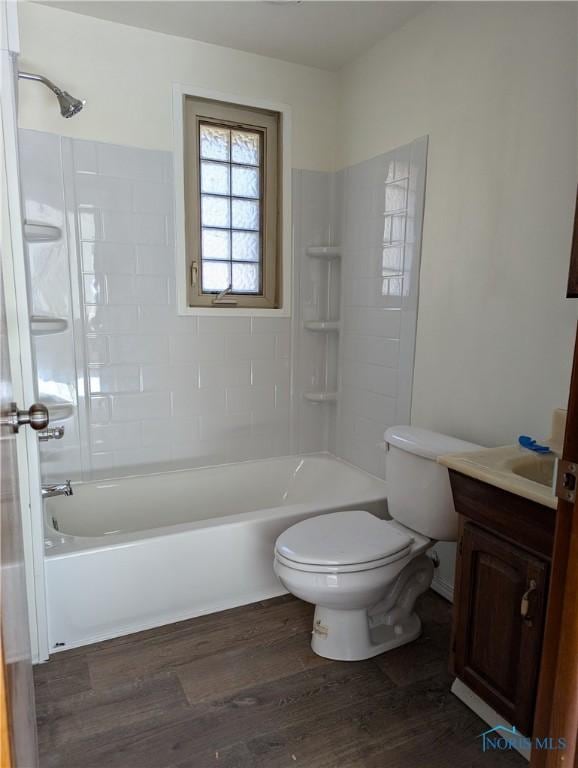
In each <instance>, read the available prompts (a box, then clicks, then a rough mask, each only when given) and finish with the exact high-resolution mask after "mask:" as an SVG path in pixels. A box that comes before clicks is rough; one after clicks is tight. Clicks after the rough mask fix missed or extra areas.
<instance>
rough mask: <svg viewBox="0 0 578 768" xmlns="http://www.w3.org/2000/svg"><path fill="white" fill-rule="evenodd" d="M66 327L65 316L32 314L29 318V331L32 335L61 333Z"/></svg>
mask: <svg viewBox="0 0 578 768" xmlns="http://www.w3.org/2000/svg"><path fill="white" fill-rule="evenodd" d="M67 328H68V320H67V319H66V318H65V317H49V316H44V315H32V316H31V318H30V332H31V333H32V335H33V336H47V335H48V334H50V333H62V332H63V331H66V329H67Z"/></svg>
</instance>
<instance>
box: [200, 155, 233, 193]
mask: <svg viewBox="0 0 578 768" xmlns="http://www.w3.org/2000/svg"><path fill="white" fill-rule="evenodd" d="M201 192H209V193H212V194H214V195H228V194H229V166H228V165H223V164H222V163H207V162H206V161H203V162H202V163H201Z"/></svg>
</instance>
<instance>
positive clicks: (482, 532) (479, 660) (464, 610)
mask: <svg viewBox="0 0 578 768" xmlns="http://www.w3.org/2000/svg"><path fill="white" fill-rule="evenodd" d="M450 479H451V483H452V490H453V494H454V502H455V506H456V510H457V512H458V514H459V515H460V535H459V541H458V556H457V561H456V588H455V596H454V623H453V638H452V668H453V672H454V674H455V675H456V676H457V677H458V678H459V679H460V680H462V681H463V682H464V683H465V684H466V685H467V686H468V687H469V688H470V689H471V690H472V691H474V692H475V693H476V694H477V695H478V696H479V697H480V698H481V699H483V700H484V701H485V702H486V703H487V704H489V705H490V706H491V707H492V708H493V709H494V710H496V712H498V713H499V714H500V715H502V716H503V717H504V719H505V720H507V721H508V722H510V723H511V724H512V725H515V726H516V727H517V728H518V729H519V730H520V731H521V732H522V733H524V734H526V735H531V733H532V721H533V717H534V706H535V699H536V691H537V685H538V674H539V670H540V658H541V650H542V638H543V633H544V621H545V614H546V602H547V596H548V577H549V570H550V558H551V553H552V543H553V535H554V512H553V511H552V510H551V509H549V508H547V507H544V506H542V505H540V504H536V503H534V502H532V501H528V500H526V499H523V498H521V497H519V496H516V495H514V494H511V493H508V492H506V491H502V490H500V489H498V488H495V487H493V486H489V485H487V484H486V483H483V482H480V481H479V480H475V479H472V478H470V477H465V476H464V475H461V474H459V473H457V472H454V471H450Z"/></svg>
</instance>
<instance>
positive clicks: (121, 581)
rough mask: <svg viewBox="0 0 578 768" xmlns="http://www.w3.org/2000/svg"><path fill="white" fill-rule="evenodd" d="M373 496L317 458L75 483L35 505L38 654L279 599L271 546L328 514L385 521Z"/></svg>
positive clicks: (371, 483)
mask: <svg viewBox="0 0 578 768" xmlns="http://www.w3.org/2000/svg"><path fill="white" fill-rule="evenodd" d="M385 491H386V484H385V482H384V481H383V480H379V479H377V478H376V477H373V476H372V475H368V474H366V473H365V472H362V471H361V470H360V469H357V468H355V467H352V466H351V465H349V464H346V463H345V462H343V461H340V460H339V459H336V458H334V457H332V456H329V455H326V454H322V455H311V456H291V457H287V458H279V459H266V460H263V461H250V462H244V463H240V464H229V465H226V466H221V467H209V468H206V469H193V470H187V471H179V472H168V473H164V474H158V475H147V476H143V477H130V478H123V479H121V480H110V481H99V482H93V483H79V484H76V485H75V486H74V496H72V497H63V496H59V497H55V498H52V499H47V501H46V503H45V514H46V539H47V541H46V588H47V598H48V624H49V643H50V648H51V650H52V651H53V650H58V649H65V648H71V647H74V646H79V645H84V644H86V643H91V642H95V641H97V640H104V639H107V638H111V637H117V636H118V635H123V634H128V633H129V632H136V631H138V630H141V629H147V628H150V627H155V626H159V625H161V624H168V623H170V622H174V621H179V620H181V619H187V618H191V617H193V616H199V615H201V614H204V613H211V612H213V611H220V610H223V609H225V608H232V607H234V606H237V605H245V604H247V603H251V602H255V601H257V600H263V599H265V598H269V597H274V596H276V595H281V594H283V593H284V592H285V590H284V588H283V587H282V586H281V584H280V583H279V581H278V580H277V578H276V576H275V574H274V573H273V544H274V542H275V539H276V538H277V536H279V534H280V533H281V532H282V531H284V530H285V529H286V528H288V527H289V526H290V525H293V524H294V523H296V522H298V521H299V520H302V519H303V518H306V517H310V516H312V515H319V514H324V513H327V512H333V511H336V510H339V509H366V510H368V511H370V512H373V513H374V514H377V515H379V516H385V514H386V492H385Z"/></svg>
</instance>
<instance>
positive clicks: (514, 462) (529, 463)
mask: <svg viewBox="0 0 578 768" xmlns="http://www.w3.org/2000/svg"><path fill="white" fill-rule="evenodd" d="M554 459H555V457H554V455H553V454H546V455H540V454H535V453H532V452H531V451H527V450H524V449H522V448H520V447H519V446H517V445H505V446H501V447H499V448H484V449H482V450H479V451H468V452H466V453H449V454H446V455H444V456H440V457H439V458H438V463H439V464H442V465H443V466H444V467H448V469H453V470H455V471H456V472H460V473H461V474H462V475H467V476H468V477H473V478H475V479H476V480H481V481H482V482H484V483H488V484H489V485H493V486H495V487H496V488H501V489H502V490H504V491H509V492H510V493H515V494H516V495H517V496H522V497H523V498H525V499H529V500H530V501H535V502H537V503H538V504H542V505H543V506H545V507H549V508H550V509H556V507H557V505H558V500H557V498H556V496H555V495H554V491H553V490H552V487H551V486H550V485H545V484H543V483H540V482H537V481H536V480H532V479H529V478H528V477H524V476H523V475H522V474H517V472H521V473H525V474H527V475H530V476H536V477H541V478H542V479H544V480H545V481H547V480H548V479H549V478H550V477H552V476H553V472H554Z"/></svg>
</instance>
